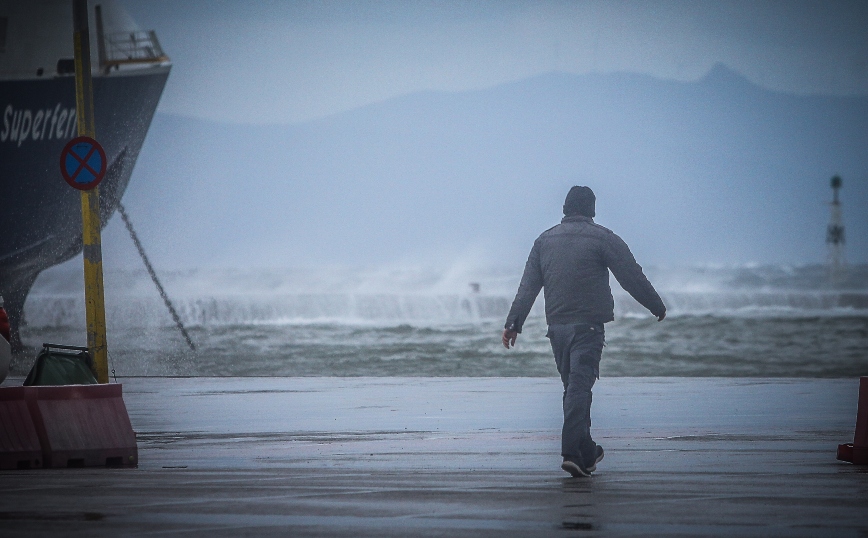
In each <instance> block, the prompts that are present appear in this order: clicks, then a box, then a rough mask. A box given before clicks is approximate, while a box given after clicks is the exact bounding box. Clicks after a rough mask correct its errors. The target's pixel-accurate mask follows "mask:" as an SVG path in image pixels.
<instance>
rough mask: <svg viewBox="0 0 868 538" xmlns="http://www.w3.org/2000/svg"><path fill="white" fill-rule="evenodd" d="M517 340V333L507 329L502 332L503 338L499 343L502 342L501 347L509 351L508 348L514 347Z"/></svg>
mask: <svg viewBox="0 0 868 538" xmlns="http://www.w3.org/2000/svg"><path fill="white" fill-rule="evenodd" d="M516 338H518V331H510V330H509V329H504V330H503V337H502V338H501V341H503V347H505V348H506V349H509V346H510V345H511V346H512V347H515V339H516Z"/></svg>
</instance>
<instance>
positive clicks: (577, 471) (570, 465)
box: [561, 458, 591, 478]
mask: <svg viewBox="0 0 868 538" xmlns="http://www.w3.org/2000/svg"><path fill="white" fill-rule="evenodd" d="M561 469H563V470H564V471H566V472H568V473H570V474H571V475H573V478H576V477H579V476H591V472H590V471H588V470H587V469H585V468H584V467H582V466H581V465H579V464H578V463H576V462H574V461H573V460H572V459H571V458H564V462H563V463H562V464H561Z"/></svg>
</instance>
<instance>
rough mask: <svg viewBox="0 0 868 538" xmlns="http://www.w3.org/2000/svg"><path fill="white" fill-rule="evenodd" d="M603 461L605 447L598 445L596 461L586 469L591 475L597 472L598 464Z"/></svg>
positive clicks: (595, 455)
mask: <svg viewBox="0 0 868 538" xmlns="http://www.w3.org/2000/svg"><path fill="white" fill-rule="evenodd" d="M602 459H603V447H601V446H600V445H597V448H596V450H595V452H594V461H593V462H592V463H591V464H590V465H588V466H587V467H586V469H587V470H588V472H589V473H593V472H594V471H596V470H597V464H598V463H600V461H601V460H602Z"/></svg>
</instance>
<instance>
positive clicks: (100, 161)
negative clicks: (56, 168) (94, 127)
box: [60, 136, 108, 191]
mask: <svg viewBox="0 0 868 538" xmlns="http://www.w3.org/2000/svg"><path fill="white" fill-rule="evenodd" d="M107 167H108V166H107V162H106V157H105V150H103V149H102V146H100V145H99V142H97V141H96V140H94V139H93V138H90V137H89V136H79V137H78V138H73V139H72V140H70V141H69V143H68V144H67V145H66V147H64V148H63V151H61V152H60V173H61V175H62V176H63V179H64V180H66V182H67V183H69V185H70V186H71V187H74V188H76V189H78V190H82V191H88V190H90V189H92V188H94V187H96V186H97V185H99V182H100V181H102V178H103V177H104V176H105V171H106V168H107Z"/></svg>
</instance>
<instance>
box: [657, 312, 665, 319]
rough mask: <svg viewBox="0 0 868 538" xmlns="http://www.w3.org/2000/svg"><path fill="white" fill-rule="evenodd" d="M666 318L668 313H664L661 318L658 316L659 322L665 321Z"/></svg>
mask: <svg viewBox="0 0 868 538" xmlns="http://www.w3.org/2000/svg"><path fill="white" fill-rule="evenodd" d="M665 318H666V312H663V313H662V314H660V315H659V316H657V321H663V320H664V319H665Z"/></svg>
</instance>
